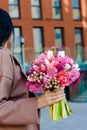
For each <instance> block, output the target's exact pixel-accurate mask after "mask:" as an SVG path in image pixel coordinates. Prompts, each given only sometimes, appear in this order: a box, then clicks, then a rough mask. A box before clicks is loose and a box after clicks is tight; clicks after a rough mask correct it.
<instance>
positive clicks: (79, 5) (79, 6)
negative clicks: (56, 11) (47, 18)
mask: <svg viewBox="0 0 87 130" xmlns="http://www.w3.org/2000/svg"><path fill="white" fill-rule="evenodd" d="M72 9H73V11H72V13H73V20H74V21H80V20H81V19H82V16H81V1H80V0H78V7H74V6H73V0H72ZM74 9H76V10H78V11H79V15H80V18H79V19H75V18H74Z"/></svg>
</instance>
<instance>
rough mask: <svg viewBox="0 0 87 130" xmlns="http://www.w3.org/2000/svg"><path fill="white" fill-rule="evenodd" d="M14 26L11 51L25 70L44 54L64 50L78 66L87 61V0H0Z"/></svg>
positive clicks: (0, 6)
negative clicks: (61, 48) (53, 48)
mask: <svg viewBox="0 0 87 130" xmlns="http://www.w3.org/2000/svg"><path fill="white" fill-rule="evenodd" d="M0 8H2V9H5V10H6V11H7V12H8V13H9V14H10V16H11V18H12V21H13V24H14V41H13V44H12V45H9V47H10V48H11V49H12V51H13V53H14V55H15V56H16V57H17V58H18V60H19V62H20V63H21V64H22V65H23V67H24V68H25V71H26V72H27V70H28V69H27V67H28V66H29V65H30V64H31V62H32V60H33V59H34V58H35V57H36V56H38V55H39V54H40V53H41V52H42V51H43V50H48V49H49V48H51V47H53V46H55V47H58V48H59V47H61V46H63V47H64V48H65V51H66V53H67V54H68V55H70V56H71V57H72V58H73V59H75V60H76V61H77V62H78V63H86V61H87V0H0Z"/></svg>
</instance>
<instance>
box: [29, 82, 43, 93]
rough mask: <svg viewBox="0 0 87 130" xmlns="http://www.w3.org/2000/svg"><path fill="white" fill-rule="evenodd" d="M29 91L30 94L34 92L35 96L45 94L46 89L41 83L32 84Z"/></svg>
mask: <svg viewBox="0 0 87 130" xmlns="http://www.w3.org/2000/svg"><path fill="white" fill-rule="evenodd" d="M28 89H29V91H30V92H33V93H34V94H37V93H43V91H44V88H43V87H42V85H41V84H39V83H35V84H30V85H29V87H28Z"/></svg>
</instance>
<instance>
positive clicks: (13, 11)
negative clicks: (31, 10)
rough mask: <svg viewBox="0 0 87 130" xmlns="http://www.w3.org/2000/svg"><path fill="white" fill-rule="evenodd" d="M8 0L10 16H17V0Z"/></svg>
mask: <svg viewBox="0 0 87 130" xmlns="http://www.w3.org/2000/svg"><path fill="white" fill-rule="evenodd" d="M8 1H9V11H10V16H11V18H19V17H20V15H19V3H18V0H8Z"/></svg>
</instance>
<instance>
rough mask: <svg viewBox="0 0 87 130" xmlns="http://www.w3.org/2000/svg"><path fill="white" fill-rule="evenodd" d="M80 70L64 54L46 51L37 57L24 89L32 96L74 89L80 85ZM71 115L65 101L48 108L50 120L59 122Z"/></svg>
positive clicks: (62, 52)
mask: <svg viewBox="0 0 87 130" xmlns="http://www.w3.org/2000/svg"><path fill="white" fill-rule="evenodd" d="M80 79H81V78H80V68H79V66H78V64H77V63H75V62H74V61H73V59H72V58H71V57H69V56H67V55H65V52H64V51H63V50H62V51H58V50H56V51H55V52H54V51H53V50H48V51H45V52H44V53H42V54H41V55H40V56H39V57H37V58H36V59H35V60H34V61H33V63H32V65H31V68H30V71H29V73H28V77H27V81H26V87H27V88H28V89H29V91H31V92H32V93H34V94H38V93H44V92H45V91H46V90H50V91H54V90H55V89H57V88H60V87H61V88H65V87H67V86H73V87H76V86H77V85H78V84H79V83H80V81H81V80H80ZM69 115H71V109H70V107H69V105H68V103H67V101H66V100H65V99H63V100H61V101H59V102H57V103H54V104H53V105H51V106H50V118H51V119H52V120H56V121H57V120H59V119H60V117H61V118H65V117H67V116H69Z"/></svg>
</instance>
